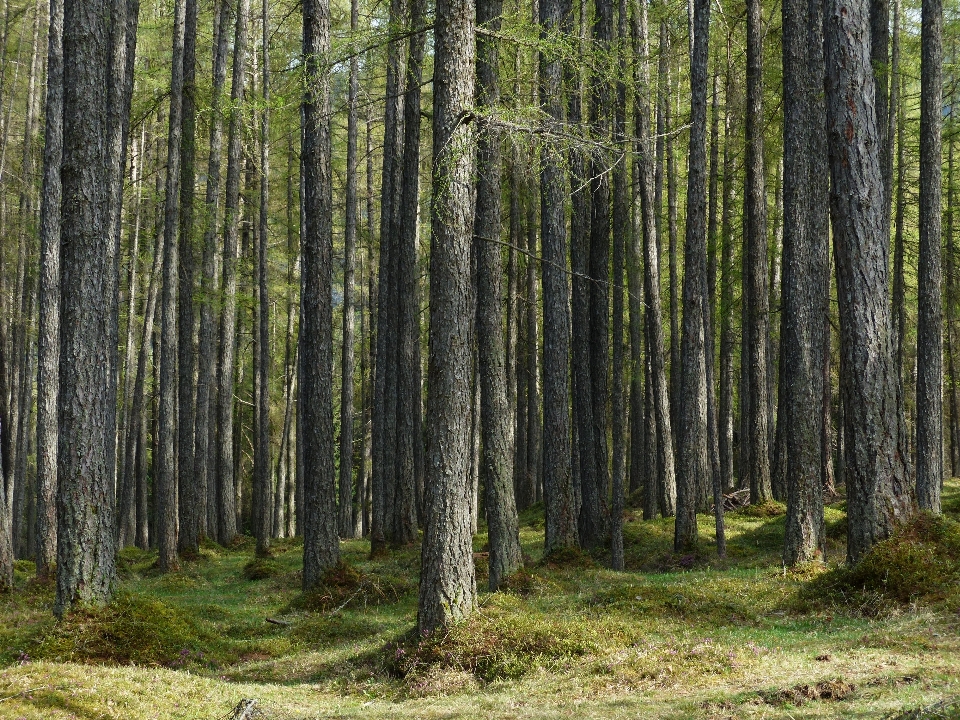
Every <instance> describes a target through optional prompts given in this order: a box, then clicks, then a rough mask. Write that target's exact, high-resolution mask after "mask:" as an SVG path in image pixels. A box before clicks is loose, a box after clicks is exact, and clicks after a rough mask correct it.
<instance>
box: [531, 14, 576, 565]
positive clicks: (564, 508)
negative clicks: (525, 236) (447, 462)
mask: <svg viewBox="0 0 960 720" xmlns="http://www.w3.org/2000/svg"><path fill="white" fill-rule="evenodd" d="M564 14H565V13H564V3H563V2H562V0H541V2H540V18H539V19H540V36H541V37H542V38H549V37H554V36H555V35H556V33H558V32H559V31H560V26H561V23H562V22H563V17H564ZM539 77H540V102H541V103H542V104H543V106H544V109H545V110H546V112H547V114H548V115H549V116H550V120H551V122H553V123H554V124H556V125H558V126H559V124H560V123H561V122H562V120H563V104H562V103H563V99H562V92H563V90H562V80H563V68H562V64H561V63H560V61H559V59H558V58H556V56H554V55H553V54H550V53H541V54H540V73H539ZM562 163H563V158H562V157H561V154H560V151H559V149H558V148H557V147H555V146H553V145H551V144H550V143H548V144H546V145H545V146H544V147H543V150H542V155H541V171H540V224H541V225H540V227H541V230H540V236H541V243H542V246H543V251H542V252H543V264H542V266H541V268H542V270H541V272H542V273H543V280H542V282H543V459H544V462H543V497H544V516H545V522H544V551H545V553H547V554H549V553H551V552H553V551H555V550H560V549H563V548H570V547H576V546H577V543H578V538H577V510H576V507H575V505H574V499H575V492H574V487H573V476H572V474H571V465H570V457H571V447H570V433H571V427H570V411H569V398H570V374H569V362H570V360H569V357H570V352H569V350H570V315H569V310H568V307H569V306H568V297H569V291H568V286H567V276H566V267H567V234H566V222H565V218H564V196H565V191H564V188H565V186H566V182H565V181H564V177H563V169H562V167H563V165H562Z"/></svg>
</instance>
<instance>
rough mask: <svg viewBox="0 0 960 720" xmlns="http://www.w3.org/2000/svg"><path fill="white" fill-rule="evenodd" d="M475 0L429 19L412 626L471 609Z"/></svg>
mask: <svg viewBox="0 0 960 720" xmlns="http://www.w3.org/2000/svg"><path fill="white" fill-rule="evenodd" d="M474 23H475V6H474V3H473V0H440V2H438V3H437V10H436V23H435V26H434V27H435V30H434V35H435V40H434V42H435V47H436V54H435V56H434V75H433V82H434V99H433V128H434V132H433V147H434V160H433V207H432V209H431V221H432V225H433V243H432V247H431V253H430V359H429V385H430V394H429V396H428V400H427V438H428V439H427V452H428V458H429V460H428V462H427V463H426V467H427V472H428V477H427V482H426V487H427V512H426V524H425V527H424V533H423V551H422V561H421V572H420V578H421V581H420V601H419V606H418V614H417V625H418V627H419V629H420V632H421V633H424V632H433V631H435V630H437V629H440V628H443V627H446V626H447V625H449V624H451V623H454V622H457V621H459V620H461V619H463V618H465V617H466V616H467V615H469V614H470V613H471V612H473V610H474V608H475V606H476V602H477V599H476V594H477V588H476V578H475V577H474V567H473V543H472V539H471V535H470V519H469V515H468V507H467V503H466V502H464V500H465V497H464V496H465V490H466V487H465V482H464V481H465V479H466V475H467V467H466V465H467V458H468V457H469V452H468V448H467V441H468V437H469V435H468V425H467V421H466V418H465V416H464V415H465V414H464V412H463V408H465V407H467V404H468V400H467V393H468V389H469V382H467V378H468V377H469V367H470V356H471V353H470V347H469V344H468V338H469V336H470V334H471V333H470V325H471V318H470V312H471V307H470V306H471V303H470V294H471V291H470V284H469V283H470V245H471V242H470V238H471V235H472V232H473V223H472V219H473V210H474V208H473V198H472V192H471V184H472V181H473V175H474V162H473V155H474V131H473V124H472V123H464V122H462V121H461V118H462V116H463V113H464V112H466V111H467V110H468V109H469V108H472V107H473V104H474V63H475V47H474V42H475V26H474Z"/></svg>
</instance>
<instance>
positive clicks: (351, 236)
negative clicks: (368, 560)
mask: <svg viewBox="0 0 960 720" xmlns="http://www.w3.org/2000/svg"><path fill="white" fill-rule="evenodd" d="M359 12H360V11H359V7H358V0H351V3H350V32H351V33H356V32H357V24H358V22H359ZM358 74H359V63H358V61H357V57H356V55H354V56H352V57H351V58H350V79H349V88H348V98H347V188H346V192H345V200H346V205H347V207H346V210H345V215H344V230H343V344H342V351H341V358H340V377H341V381H340V393H341V394H340V497H339V510H340V512H339V517H340V537H343V538H349V537H353V433H354V431H353V404H354V403H353V368H354V361H353V345H354V327H355V322H354V310H353V302H354V300H353V295H354V282H353V276H354V266H355V264H356V260H355V257H356V245H357V91H358ZM361 312H362V310H361Z"/></svg>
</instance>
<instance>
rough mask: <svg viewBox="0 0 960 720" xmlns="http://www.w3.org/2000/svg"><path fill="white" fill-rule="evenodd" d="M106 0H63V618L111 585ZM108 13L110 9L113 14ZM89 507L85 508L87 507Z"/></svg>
mask: <svg viewBox="0 0 960 720" xmlns="http://www.w3.org/2000/svg"><path fill="white" fill-rule="evenodd" d="M109 5H110V3H109V2H108V1H107V0H85V1H84V2H77V1H76V0H66V1H65V3H64V25H63V27H64V33H63V59H64V65H63V67H64V74H63V89H64V93H63V164H62V170H61V181H62V192H63V208H64V209H65V212H64V213H63V216H62V224H61V237H62V238H63V243H62V274H61V286H60V287H61V304H60V311H61V320H62V324H61V333H60V378H59V382H60V392H59V399H58V412H59V421H58V425H59V427H58V430H59V449H58V456H57V458H58V461H57V477H58V486H59V489H58V500H57V510H58V512H57V518H58V520H57V523H58V524H57V596H56V603H55V605H54V610H55V612H56V614H57V615H58V616H61V617H62V616H63V614H64V613H66V612H67V611H68V610H69V609H70V608H71V607H72V606H73V605H74V604H77V603H83V604H86V603H90V604H102V603H104V602H106V601H107V600H108V599H109V597H110V594H111V591H112V589H113V585H114V558H115V551H116V543H115V540H114V525H113V506H114V500H113V495H114V488H113V486H112V474H111V471H110V466H112V464H113V462H114V460H113V457H111V456H110V454H109V448H110V442H109V440H108V437H107V436H108V434H109V433H110V432H112V431H113V428H112V427H111V425H110V422H109V419H110V413H111V409H110V407H109V406H110V404H111V402H112V400H113V398H114V397H115V388H114V387H113V386H114V385H115V376H113V375H112V373H111V371H110V370H111V364H110V342H111V339H112V338H113V336H114V332H113V330H112V328H111V327H110V325H111V322H112V320H113V318H112V317H111V316H110V314H109V313H104V312H103V307H104V305H105V304H109V303H110V298H109V297H107V296H106V293H107V292H109V290H110V289H112V288H113V287H115V282H111V280H110V275H111V273H115V272H116V266H115V263H114V257H113V251H112V247H111V246H112V243H113V240H112V237H111V235H110V232H109V229H110V217H109V209H110V206H109V197H108V195H109V189H110V183H109V178H110V175H111V171H112V168H111V167H110V164H109V161H110V154H109V151H108V148H107V147H106V143H105V142H104V139H105V138H107V137H109V134H110V122H109V117H108V112H107V110H108V108H107V105H106V103H105V102H104V96H103V88H105V87H107V86H108V75H109V72H110V42H109V38H110V28H109V25H108V23H109V19H110V17H111V15H112V13H111V12H110V9H109ZM115 17H116V16H115V15H114V18H115ZM93 507H96V508H97V512H96V513H93V512H92V511H91V509H92V508H93Z"/></svg>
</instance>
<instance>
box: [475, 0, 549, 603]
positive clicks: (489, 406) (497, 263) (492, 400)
mask: <svg viewBox="0 0 960 720" xmlns="http://www.w3.org/2000/svg"><path fill="white" fill-rule="evenodd" d="M502 11H503V2H502V0H479V2H478V3H477V24H478V25H480V26H481V27H483V28H484V29H486V30H489V31H490V32H492V33H494V34H496V33H499V32H500V25H501V17H500V15H501V13H502ZM497 50H498V49H497V41H496V40H495V39H494V38H493V37H491V36H489V35H486V34H484V35H481V36H480V37H479V38H478V41H477V107H478V109H479V110H480V111H481V112H487V113H491V112H496V109H497V105H498V103H499V100H500V87H499V80H498V67H497V63H498V52H497ZM500 166H501V158H500V137H499V131H498V129H497V128H496V127H494V126H493V125H492V124H491V123H489V122H485V123H483V125H482V126H481V128H480V135H479V138H478V144H477V207H476V215H475V218H476V219H475V221H474V241H473V251H474V253H475V254H476V259H477V353H478V358H477V359H478V364H479V371H480V378H479V379H480V426H481V428H480V431H481V446H482V451H481V452H482V456H481V461H480V462H481V466H482V474H483V478H484V490H485V500H486V509H487V527H488V531H489V535H490V575H489V577H490V580H489V587H490V590H491V591H492V592H496V590H497V589H498V588H499V587H500V583H501V582H503V580H504V579H506V578H507V577H509V576H510V575H512V574H513V573H514V572H516V570H517V569H518V568H519V567H520V565H521V562H522V561H521V557H520V529H519V521H518V520H517V507H516V500H515V496H514V493H513V467H512V461H513V427H512V418H511V417H510V412H509V403H508V402H507V372H506V347H505V340H504V333H503V326H502V318H503V300H502V296H503V260H502V257H501V251H500V193H501V188H500ZM530 265H532V263H530ZM535 347H536V346H535V345H534V348H535ZM534 354H536V350H535V349H534ZM534 411H535V409H534Z"/></svg>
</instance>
